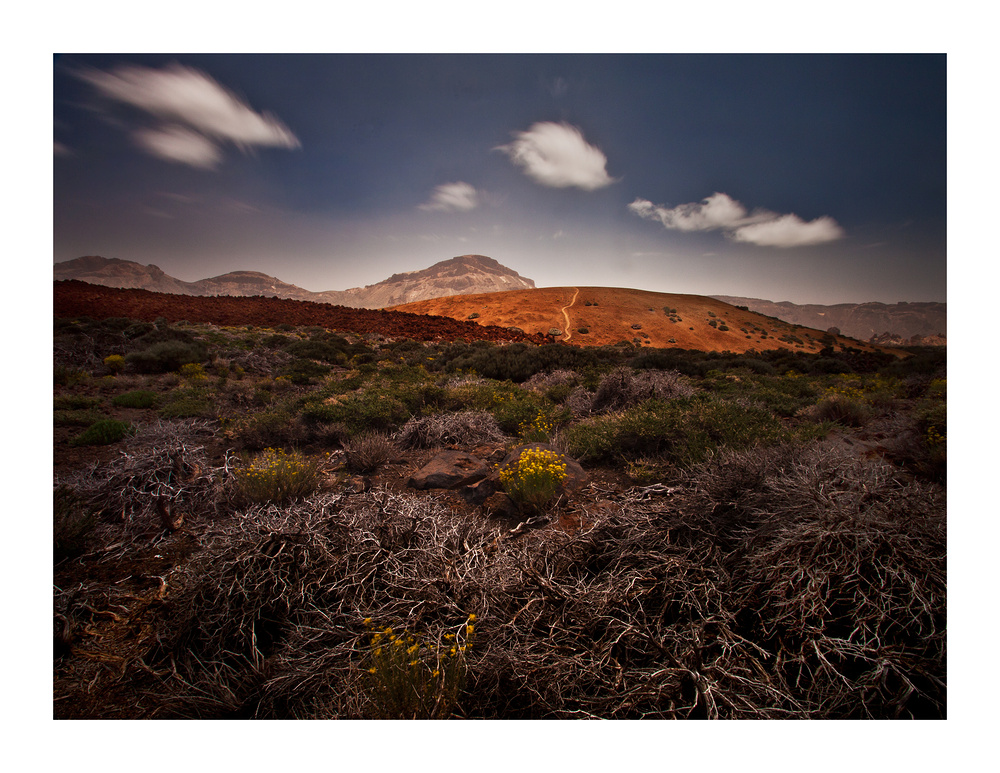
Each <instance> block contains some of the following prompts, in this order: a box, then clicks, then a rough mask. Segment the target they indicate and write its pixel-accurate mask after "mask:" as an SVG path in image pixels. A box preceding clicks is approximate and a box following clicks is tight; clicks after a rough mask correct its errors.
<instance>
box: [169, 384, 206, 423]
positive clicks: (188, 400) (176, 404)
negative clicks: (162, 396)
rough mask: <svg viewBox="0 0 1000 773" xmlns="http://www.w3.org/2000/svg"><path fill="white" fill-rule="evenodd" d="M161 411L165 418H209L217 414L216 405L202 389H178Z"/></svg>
mask: <svg viewBox="0 0 1000 773" xmlns="http://www.w3.org/2000/svg"><path fill="white" fill-rule="evenodd" d="M159 413H160V416H161V417H162V418H164V419H199V418H201V419H208V418H212V417H213V416H215V405H214V404H213V402H212V399H211V398H210V397H209V396H208V395H207V394H206V393H205V392H204V391H202V390H201V389H198V388H186V389H178V390H176V391H175V392H172V393H171V394H170V395H169V396H168V397H167V399H166V402H164V404H163V406H162V407H161V408H160V411H159Z"/></svg>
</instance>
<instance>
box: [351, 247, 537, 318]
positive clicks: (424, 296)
mask: <svg viewBox="0 0 1000 773" xmlns="http://www.w3.org/2000/svg"><path fill="white" fill-rule="evenodd" d="M534 286H535V283H534V281H532V280H531V279H526V278H525V277H523V276H521V275H520V274H518V273H517V272H516V271H513V270H511V269H509V268H507V267H506V266H502V265H501V264H500V263H498V262H497V261H495V260H493V258H488V257H486V256H485V255H460V256H459V257H457V258H452V259H451V260H443V261H441V262H440V263H435V264H434V265H433V266H431V267H430V268H425V269H424V270H423V271H408V272H406V273H403V274H393V275H392V276H391V277H389V278H388V279H386V280H384V281H382V282H379V283H378V284H373V285H368V286H367V287H358V288H354V289H352V290H347V291H346V292H345V295H346V296H347V297H348V298H350V299H353V300H356V301H357V303H348V302H344V305H345V306H355V305H356V306H365V307H367V308H372V309H381V308H385V307H387V306H397V305H399V304H401V303H413V302H414V301H424V300H428V299H430V298H440V297H442V296H446V295H468V294H470V293H492V292H503V291H506V290H527V289H531V288H534Z"/></svg>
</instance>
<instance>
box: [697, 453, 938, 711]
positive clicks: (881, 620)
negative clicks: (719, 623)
mask: <svg viewBox="0 0 1000 773" xmlns="http://www.w3.org/2000/svg"><path fill="white" fill-rule="evenodd" d="M772 464H773V462H772ZM724 488H725V487H724V486H723V487H722V488H721V489H720V488H717V489H716V490H717V492H718V491H723V490H724ZM717 504H718V502H716V505H717ZM713 509H714V508H713ZM742 509H743V511H744V516H745V520H746V524H745V529H744V539H743V541H742V544H740V545H739V546H738V547H737V548H736V549H735V550H733V551H732V553H731V554H730V555H729V557H728V558H727V561H726V564H727V566H728V567H729V568H730V570H731V571H732V593H733V608H736V609H743V610H747V611H746V612H745V613H744V617H743V619H744V622H745V624H746V625H747V626H749V628H750V630H755V631H757V632H758V633H757V638H756V640H757V641H758V642H759V643H760V644H761V645H762V646H764V647H766V648H767V649H768V650H770V651H771V652H773V653H774V659H773V661H772V663H771V669H772V671H773V673H774V675H775V676H776V677H780V678H781V679H782V680H783V681H784V682H785V683H787V684H792V685H795V687H796V692H797V694H798V700H799V701H800V703H801V706H802V711H803V712H804V713H805V714H806V715H809V716H821V717H864V718H867V717H909V716H916V717H927V716H931V717H934V716H943V715H944V706H945V682H944V678H945V591H946V571H945V563H946V527H945V516H944V512H945V504H944V496H943V492H942V490H941V489H939V488H938V487H936V486H934V485H931V484H921V483H916V482H904V481H903V480H901V479H900V476H899V473H898V472H897V471H896V469H895V468H893V467H892V466H890V465H888V464H886V463H885V462H883V461H881V460H876V459H865V458H860V457H857V456H853V455H851V454H850V453H849V452H847V451H845V450H843V449H842V448H838V447H837V446H835V445H832V444H817V445H815V446H812V447H811V448H810V449H809V451H808V452H806V453H804V454H802V455H799V456H798V457H797V458H795V459H793V460H792V461H791V462H790V461H789V459H788V458H787V457H785V458H784V459H781V460H780V464H779V465H778V467H776V468H774V469H772V470H771V471H770V472H768V473H766V474H765V477H764V479H763V480H760V481H759V483H758V485H757V486H756V487H755V488H754V489H753V493H752V494H750V495H749V496H744V497H743V502H742ZM751 610H752V611H751Z"/></svg>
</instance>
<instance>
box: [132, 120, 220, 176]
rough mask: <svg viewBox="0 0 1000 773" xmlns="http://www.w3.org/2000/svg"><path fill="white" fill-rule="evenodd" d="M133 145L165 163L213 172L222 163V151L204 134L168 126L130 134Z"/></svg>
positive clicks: (180, 127)
mask: <svg viewBox="0 0 1000 773" xmlns="http://www.w3.org/2000/svg"><path fill="white" fill-rule="evenodd" d="M132 139H133V140H134V141H135V144H136V145H138V146H139V147H140V148H142V149H143V150H145V151H146V152H147V153H151V154H152V155H154V156H159V157H160V158H162V159H163V160H165V161H174V162H177V163H179V164H188V165H189V166H197V167H200V168H202V169H214V168H215V167H217V166H218V165H219V164H220V163H221V162H222V149H221V148H220V147H219V146H218V145H216V144H215V143H214V142H212V140H210V139H208V137H206V136H205V135H204V134H199V133H198V132H195V131H191V130H190V129H185V128H184V127H183V126H177V125H170V126H164V127H162V128H159V129H138V130H136V131H134V132H133V133H132Z"/></svg>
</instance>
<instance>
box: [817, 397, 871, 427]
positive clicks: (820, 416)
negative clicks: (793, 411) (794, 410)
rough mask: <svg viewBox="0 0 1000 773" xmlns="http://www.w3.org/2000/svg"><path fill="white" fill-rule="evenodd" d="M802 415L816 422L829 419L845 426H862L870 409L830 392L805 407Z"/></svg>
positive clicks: (867, 417)
mask: <svg viewBox="0 0 1000 773" xmlns="http://www.w3.org/2000/svg"><path fill="white" fill-rule="evenodd" d="M804 415H805V416H806V417H807V418H809V419H812V420H813V421H817V422H823V421H831V422H833V423H834V424H841V425H843V426H845V427H863V426H864V425H865V424H867V423H868V420H869V419H870V418H871V411H870V410H869V409H868V407H867V406H866V405H864V404H863V403H860V402H858V401H857V400H854V399H852V398H850V397H846V396H844V395H840V394H832V395H829V396H828V397H824V398H823V399H822V400H820V401H819V402H818V403H816V405H814V406H813V407H812V408H807V409H806V410H805V412H804Z"/></svg>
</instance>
